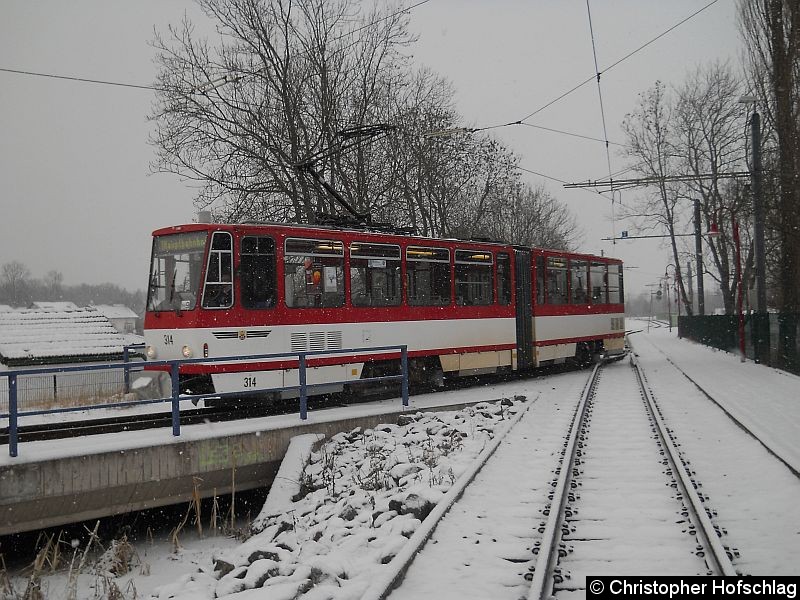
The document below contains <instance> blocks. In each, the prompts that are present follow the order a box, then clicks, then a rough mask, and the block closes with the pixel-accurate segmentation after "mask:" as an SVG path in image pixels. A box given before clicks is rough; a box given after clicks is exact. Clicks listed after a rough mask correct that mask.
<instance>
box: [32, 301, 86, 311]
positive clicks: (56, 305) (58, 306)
mask: <svg viewBox="0 0 800 600" xmlns="http://www.w3.org/2000/svg"><path fill="white" fill-rule="evenodd" d="M31 308H41V309H45V310H76V309H77V308H78V306H77V305H76V304H74V303H72V302H42V301H37V302H34V303H33V304H32V305H31Z"/></svg>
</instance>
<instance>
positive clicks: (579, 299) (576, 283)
mask: <svg viewBox="0 0 800 600" xmlns="http://www.w3.org/2000/svg"><path fill="white" fill-rule="evenodd" d="M570 266H571V267H572V268H571V269H570V270H571V272H572V286H571V288H570V290H571V292H572V294H571V300H572V304H586V303H587V302H588V295H587V293H586V289H587V281H586V279H587V277H588V275H589V271H588V264H587V262H586V261H585V260H572V261H570Z"/></svg>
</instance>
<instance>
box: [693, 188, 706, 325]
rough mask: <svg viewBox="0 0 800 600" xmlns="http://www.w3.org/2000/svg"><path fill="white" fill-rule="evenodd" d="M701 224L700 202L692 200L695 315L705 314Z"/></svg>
mask: <svg viewBox="0 0 800 600" xmlns="http://www.w3.org/2000/svg"><path fill="white" fill-rule="evenodd" d="M702 229H703V223H702V222H701V221H700V200H698V199H697V198H695V200H694V251H695V254H696V256H697V314H698V315H700V316H703V315H705V314H706V296H705V290H704V289H703V237H702Z"/></svg>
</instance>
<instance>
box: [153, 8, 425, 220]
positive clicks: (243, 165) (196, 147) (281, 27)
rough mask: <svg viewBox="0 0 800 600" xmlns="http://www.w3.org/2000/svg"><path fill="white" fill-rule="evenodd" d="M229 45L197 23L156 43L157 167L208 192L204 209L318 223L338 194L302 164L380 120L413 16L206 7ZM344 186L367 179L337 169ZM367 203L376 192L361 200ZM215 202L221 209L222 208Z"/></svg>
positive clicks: (202, 198) (388, 11) (355, 186)
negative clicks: (350, 130) (340, 135)
mask: <svg viewBox="0 0 800 600" xmlns="http://www.w3.org/2000/svg"><path fill="white" fill-rule="evenodd" d="M198 2H199V4H200V5H201V6H202V8H203V9H204V10H205V12H206V13H207V14H208V15H209V16H211V17H212V18H213V19H214V20H215V21H216V22H217V23H218V29H219V32H220V40H221V41H220V42H219V45H218V46H216V47H212V46H211V45H210V44H209V42H208V41H207V40H205V39H201V38H198V37H197V35H196V34H195V30H194V27H193V26H192V24H191V23H190V22H188V21H184V22H183V23H182V24H181V25H180V26H177V27H170V29H169V32H168V34H167V35H166V36H161V35H157V36H156V38H155V40H154V42H153V45H154V46H155V47H156V49H157V50H158V52H159V55H158V62H159V63H160V65H161V71H160V73H159V77H158V83H159V88H160V91H159V102H158V104H157V107H156V110H155V112H154V114H153V116H152V118H153V119H154V120H155V122H156V125H157V132H156V134H155V137H154V140H153V142H154V144H155V146H156V148H157V153H158V157H157V160H156V162H155V164H154V167H155V168H156V169H157V170H163V171H168V172H174V173H179V174H181V175H182V176H184V177H188V178H189V179H193V180H195V181H197V182H199V183H200V184H201V186H202V187H201V193H200V195H199V197H198V200H197V201H198V204H199V205H200V206H211V205H214V206H217V207H218V211H219V212H221V214H222V215H223V216H224V217H225V218H228V219H241V218H256V219H258V218H270V219H277V220H290V219H291V220H295V221H310V222H313V221H314V219H315V215H316V214H317V213H318V212H330V210H331V207H330V205H329V204H328V198H327V197H326V196H325V195H324V194H321V193H320V192H319V191H318V190H317V189H316V187H315V186H313V185H312V184H311V182H310V181H309V180H308V179H307V178H305V177H298V174H297V172H296V169H295V166H296V165H297V164H298V163H300V162H301V161H303V160H304V159H306V158H307V157H309V156H310V155H312V154H313V153H314V152H316V151H318V150H319V149H320V148H325V147H330V146H332V145H333V144H335V143H336V140H335V136H336V132H337V131H339V130H340V129H343V128H345V127H347V126H353V125H363V124H365V123H366V124H371V123H374V119H375V116H376V114H380V112H381V111H380V110H379V109H378V108H377V106H378V104H379V103H380V101H381V96H382V94H383V96H384V98H385V88H386V87H387V86H388V82H387V81H384V78H383V77H384V75H385V74H386V73H390V74H391V73H392V69H393V67H395V66H396V65H398V64H400V63H402V61H403V58H402V57H401V56H400V54H399V49H400V48H401V47H402V46H403V45H404V44H406V43H408V41H409V40H410V39H411V38H410V35H409V34H408V32H407V29H406V24H407V20H408V16H407V14H405V13H403V12H401V11H397V10H393V7H391V6H387V7H385V8H383V9H382V10H380V11H378V10H377V9H376V10H374V11H372V12H371V13H370V14H366V15H361V14H360V13H359V11H358V7H357V6H356V5H355V3H354V2H351V1H350V0H333V1H330V0H325V1H323V0H302V1H297V2H292V1H289V2H279V1H277V0H273V1H269V0H224V1H223V0H198ZM327 167H328V170H329V171H330V176H331V177H335V178H336V179H337V183H338V184H339V185H341V186H343V187H344V188H345V189H346V190H356V191H357V192H359V191H360V190H361V188H362V187H363V186H360V185H359V176H360V175H363V173H364V171H365V170H366V169H367V168H368V167H364V168H363V169H362V170H361V171H360V172H356V173H352V172H345V170H344V169H342V165H341V164H337V163H336V161H331V162H330V164H329V165H327ZM354 195H355V197H356V199H357V200H356V203H357V204H358V205H362V204H363V203H364V202H365V201H366V198H367V197H368V194H366V193H363V192H360V193H355V194H354ZM215 203H216V204H215Z"/></svg>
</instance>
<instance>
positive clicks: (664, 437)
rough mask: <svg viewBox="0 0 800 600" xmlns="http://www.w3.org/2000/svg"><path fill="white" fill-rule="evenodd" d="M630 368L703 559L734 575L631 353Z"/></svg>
mask: <svg viewBox="0 0 800 600" xmlns="http://www.w3.org/2000/svg"><path fill="white" fill-rule="evenodd" d="M631 367H632V368H633V370H634V372H635V373H636V379H637V381H638V382H639V386H640V388H641V392H642V397H643V398H644V399H645V404H646V405H647V409H648V411H649V413H650V415H651V417H652V418H653V422H654V423H655V425H656V432H657V433H658V437H659V439H660V441H661V445H662V447H663V448H664V449H665V450H666V451H667V454H666V457H667V460H668V461H669V468H670V469H672V473H673V474H674V475H677V478H676V479H675V481H676V483H677V484H678V486H680V488H681V489H680V490H679V491H680V493H681V494H683V497H684V498H685V499H686V500H687V502H685V505H686V509H687V510H688V512H689V519H690V520H691V522H693V523H695V524H696V525H697V529H696V531H697V536H698V538H699V541H700V543H701V544H702V546H703V547H704V548H705V549H706V550H707V552H706V554H705V558H706V562H707V563H708V566H709V568H710V569H711V570H712V571H714V574H716V575H730V576H736V575H737V572H736V569H735V568H734V566H733V564H732V563H731V560H730V558H729V556H728V552H727V551H726V550H725V547H724V546H723V545H722V542H721V541H720V539H719V535H718V534H717V532H716V530H715V529H714V524H713V523H712V522H711V519H710V518H709V516H708V513H707V512H706V508H705V506H703V502H702V500H700V497H699V496H698V494H697V492H696V491H695V486H694V483H693V482H692V478H691V476H690V474H689V473H688V472H687V470H686V468H685V467H684V465H683V461H682V460H681V457H680V454H679V452H678V448H677V447H676V446H675V443H674V442H673V441H672V438H670V436H669V434H668V432H667V426H666V424H665V423H664V419H663V418H662V417H661V414H660V411H659V408H658V404H656V401H655V399H654V398H653V396H652V394H651V393H650V390H649V389H648V387H647V384H646V383H645V378H644V374H643V372H642V369H641V367H640V366H639V362H638V360H636V359H635V357H634V355H633V354H632V355H631Z"/></svg>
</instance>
